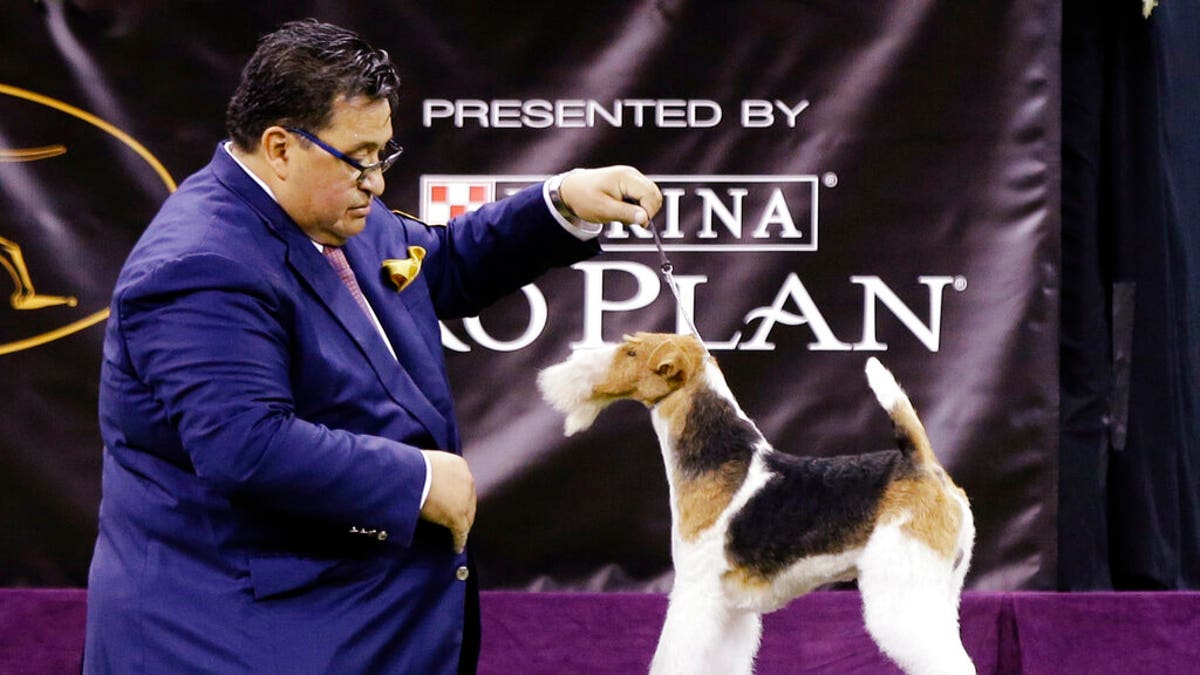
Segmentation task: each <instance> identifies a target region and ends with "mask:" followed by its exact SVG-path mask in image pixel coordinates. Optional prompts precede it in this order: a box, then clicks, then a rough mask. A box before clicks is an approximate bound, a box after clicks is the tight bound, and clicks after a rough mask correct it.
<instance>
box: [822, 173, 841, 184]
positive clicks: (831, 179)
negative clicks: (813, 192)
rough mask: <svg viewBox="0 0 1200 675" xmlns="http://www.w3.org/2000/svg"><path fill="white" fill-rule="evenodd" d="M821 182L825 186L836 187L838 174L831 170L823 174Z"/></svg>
mask: <svg viewBox="0 0 1200 675" xmlns="http://www.w3.org/2000/svg"><path fill="white" fill-rule="evenodd" d="M821 182H822V183H824V184H825V187H834V186H836V185H837V174H836V173H833V172H832V171H830V172H829V173H827V174H825V175H824V176H821Z"/></svg>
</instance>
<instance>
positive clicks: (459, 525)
mask: <svg viewBox="0 0 1200 675" xmlns="http://www.w3.org/2000/svg"><path fill="white" fill-rule="evenodd" d="M421 452H422V453H424V454H425V457H426V458H427V459H428V460H429V473H430V475H429V495H428V496H427V497H426V498H425V505H424V506H422V507H421V518H422V519H424V520H428V521H429V522H431V523H436V524H438V525H442V526H443V527H445V528H447V529H449V530H450V534H452V535H454V552H455V553H462V552H463V550H464V549H465V548H466V546H467V533H468V532H470V531H471V525H473V524H474V523H475V477H474V476H472V475H471V468H470V467H468V466H467V460H465V459H463V458H462V457H459V456H458V455H456V454H454V453H452V452H442V451H441V450H422V451H421Z"/></svg>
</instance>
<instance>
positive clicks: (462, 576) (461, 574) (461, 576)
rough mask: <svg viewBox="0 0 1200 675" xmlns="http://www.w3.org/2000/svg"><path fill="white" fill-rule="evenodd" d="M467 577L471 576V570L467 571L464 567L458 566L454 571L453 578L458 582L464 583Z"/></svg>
mask: <svg viewBox="0 0 1200 675" xmlns="http://www.w3.org/2000/svg"><path fill="white" fill-rule="evenodd" d="M469 576H471V570H469V569H467V566H466V565H460V566H459V568H458V569H456V570H454V577H455V578H456V579H458V580H459V581H466V580H467V577H469Z"/></svg>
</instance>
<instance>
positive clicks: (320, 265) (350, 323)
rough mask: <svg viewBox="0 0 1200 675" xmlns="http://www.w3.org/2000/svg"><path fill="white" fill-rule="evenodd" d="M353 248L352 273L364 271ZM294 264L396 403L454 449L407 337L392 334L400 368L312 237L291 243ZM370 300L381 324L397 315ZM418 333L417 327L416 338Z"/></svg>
mask: <svg viewBox="0 0 1200 675" xmlns="http://www.w3.org/2000/svg"><path fill="white" fill-rule="evenodd" d="M351 243H353V240H351ZM350 249H351V246H350V245H349V244H348V245H347V246H346V247H345V249H344V250H345V251H346V253H347V255H346V257H347V259H348V260H350V266H351V268H356V267H358V266H357V265H355V262H354V261H355V258H357V257H358V256H357V255H355V254H353V253H352V252H351V250H350ZM288 265H289V266H290V267H291V268H292V269H293V270H294V271H295V272H296V274H297V275H298V276H299V277H300V278H301V280H302V281H303V282H304V283H306V284H307V285H308V286H309V287H310V288H312V290H313V292H314V293H316V295H317V297H318V298H320V300H321V302H322V303H323V304H324V305H325V307H326V309H328V310H329V311H330V312H331V313H332V314H333V316H334V319H335V320H336V321H337V322H338V324H340V325H341V327H342V328H343V329H344V330H345V331H346V333H347V334H349V336H350V338H351V339H352V340H354V342H355V343H356V344H357V345H358V348H359V349H360V350H361V351H362V353H363V354H364V355H365V356H366V358H367V361H368V362H369V363H370V365H371V368H372V369H373V370H374V371H375V374H376V376H377V377H378V378H379V381H380V382H381V383H382V384H383V386H384V387H385V388H386V389H387V391H388V393H389V394H390V395H391V397H392V399H393V400H395V401H396V403H398V404H400V405H402V406H404V407H405V408H406V409H408V410H409V411H410V412H411V413H413V415H415V416H416V418H417V419H418V420H420V421H421V424H422V425H423V426H424V427H425V428H426V429H427V430H428V431H429V433H430V435H431V436H432V437H433V439H434V440H435V441H436V442H437V443H438V445H439V446H440V447H442V448H444V449H449V448H451V447H452V442H453V439H452V435H451V434H450V429H449V425H448V423H447V421H446V418H445V417H444V416H443V414H442V412H441V411H439V410H438V409H437V408H436V407H434V405H433V404H432V403H431V402H430V400H429V398H428V397H427V396H426V394H425V393H424V391H423V389H422V387H419V386H418V384H417V379H421V380H422V384H423V385H425V386H428V384H427V383H426V382H425V381H424V378H420V373H419V370H411V369H410V364H411V362H413V361H414V359H413V357H412V356H410V352H411V345H410V344H409V343H408V342H407V341H404V340H401V341H397V337H402V334H398V333H397V332H396V331H392V330H387V331H386V332H387V333H388V335H389V338H390V339H391V340H392V347H393V349H395V350H396V356H397V357H400V358H401V359H402V361H401V362H400V363H399V364H398V363H397V360H396V359H394V358H392V354H391V352H389V351H388V349H387V346H386V345H384V343H383V340H382V338H381V337H380V336H379V332H378V331H376V330H375V326H374V325H373V324H372V323H371V320H370V318H369V317H368V316H367V315H366V314H365V313H364V312H363V310H362V308H361V307H359V306H358V303H356V302H355V301H354V297H353V296H352V295H351V294H350V290H349V289H347V288H346V286H345V285H344V284H342V280H341V279H339V278H338V276H337V272H335V271H334V270H333V268H332V267H331V266H330V265H329V262H328V261H327V260H325V258H324V256H323V255H321V253H320V251H318V250H317V249H316V247H315V246H313V244H312V242H310V241H309V240H308V239H307V237H303V236H301V237H299V241H296V240H295V239H293V238H289V239H288ZM355 276H356V277H358V278H359V279H362V278H364V277H363V275H362V274H360V273H358V272H357V270H356V275H355ZM359 285H360V287H362V286H364V285H365V284H363V283H362V282H360V284H359ZM363 290H364V295H367V291H366V289H365V288H364V289H363ZM367 299H368V302H370V303H371V306H372V308H373V309H375V313H376V315H377V316H378V317H379V319H380V322H381V323H383V322H384V319H385V316H389V315H391V313H392V309H391V308H388V310H387V311H386V312H385V311H383V307H381V306H380V305H379V304H377V303H376V301H375V300H374V298H372V297H371V296H370V295H367ZM408 320H409V321H411V317H408ZM385 325H386V324H385ZM416 333H417V331H416V330H415V328H414V330H413V334H416ZM401 366H403V367H401Z"/></svg>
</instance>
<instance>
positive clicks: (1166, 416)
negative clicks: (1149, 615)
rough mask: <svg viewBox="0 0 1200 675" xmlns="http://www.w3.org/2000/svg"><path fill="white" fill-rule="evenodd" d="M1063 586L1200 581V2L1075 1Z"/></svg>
mask: <svg viewBox="0 0 1200 675" xmlns="http://www.w3.org/2000/svg"><path fill="white" fill-rule="evenodd" d="M1063 26H1064V28H1063V54H1062V63H1063V73H1062V80H1063V106H1062V110H1063V219H1062V237H1063V246H1062V251H1063V254H1062V255H1063V260H1062V270H1063V272H1062V274H1063V301H1062V327H1061V331H1062V332H1061V354H1060V356H1061V364H1062V365H1061V368H1062V370H1061V373H1060V387H1061V415H1062V420H1061V438H1060V474H1059V489H1060V510H1059V585H1060V587H1061V588H1063V589H1065V590H1085V589H1107V588H1115V589H1176V588H1197V587H1200V402H1198V393H1200V166H1198V165H1200V130H1198V128H1197V124H1198V123H1200V2H1197V1H1196V0H1166V1H1165V2H1162V3H1161V6H1159V7H1156V8H1154V10H1153V12H1152V13H1151V15H1150V16H1149V17H1148V18H1145V17H1143V15H1142V7H1141V3H1139V2H1134V1H1131V0H1125V1H1121V2H1100V3H1095V2H1092V1H1091V0H1068V1H1067V2H1065V3H1064V8H1063Z"/></svg>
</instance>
